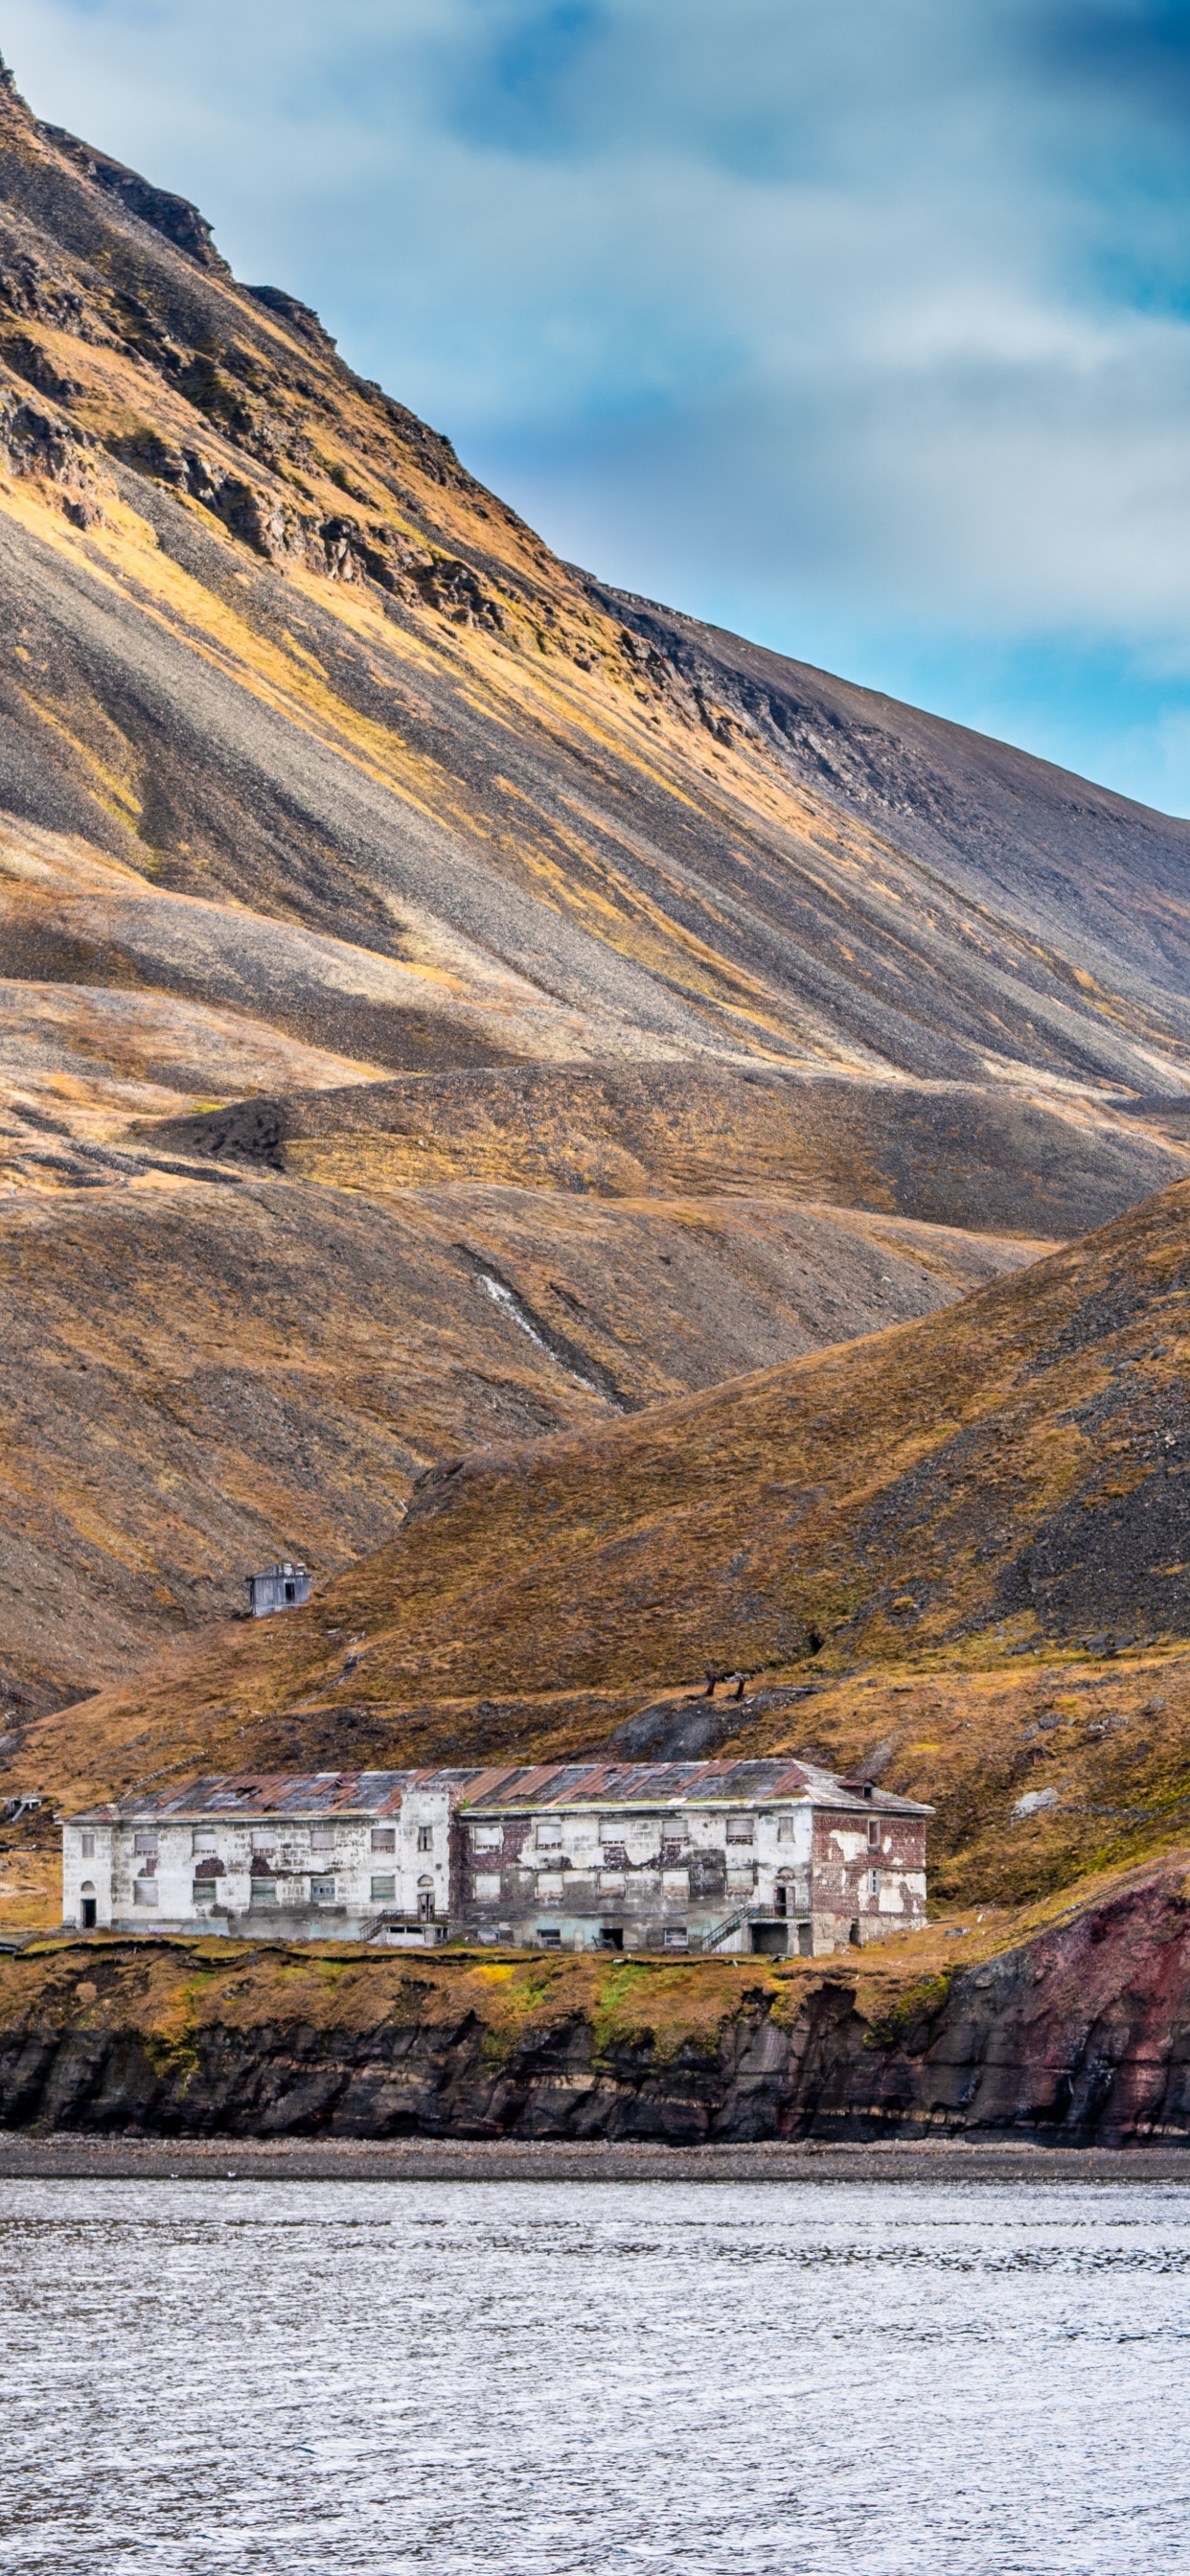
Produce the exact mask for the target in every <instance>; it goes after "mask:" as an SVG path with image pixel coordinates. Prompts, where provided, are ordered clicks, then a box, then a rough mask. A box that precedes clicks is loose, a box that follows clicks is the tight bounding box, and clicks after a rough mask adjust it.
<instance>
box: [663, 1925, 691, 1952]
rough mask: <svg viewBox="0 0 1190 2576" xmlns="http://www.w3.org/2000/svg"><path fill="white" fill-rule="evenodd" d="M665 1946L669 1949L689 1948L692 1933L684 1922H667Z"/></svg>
mask: <svg viewBox="0 0 1190 2576" xmlns="http://www.w3.org/2000/svg"><path fill="white" fill-rule="evenodd" d="M664 1946H665V1948H666V1949H667V1950H688V1949H689V1947H690V1935H689V1933H688V1931H687V1929H686V1926H685V1924H684V1923H667V1924H666V1927H665V1942H664Z"/></svg>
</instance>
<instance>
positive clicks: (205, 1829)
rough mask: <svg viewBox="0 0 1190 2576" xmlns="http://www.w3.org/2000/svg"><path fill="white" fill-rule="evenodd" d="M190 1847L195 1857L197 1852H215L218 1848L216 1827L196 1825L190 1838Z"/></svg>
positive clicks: (217, 1830)
mask: <svg viewBox="0 0 1190 2576" xmlns="http://www.w3.org/2000/svg"><path fill="white" fill-rule="evenodd" d="M190 1847H191V1850H192V1851H193V1852H194V1853H195V1855H196V1856H197V1854H198V1853H199V1852H213V1851H217V1850H218V1847H219V1829H218V1827H217V1826H216V1825H196V1826H195V1828H194V1832H193V1834H192V1835H191V1838H190Z"/></svg>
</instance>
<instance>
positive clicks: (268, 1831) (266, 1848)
mask: <svg viewBox="0 0 1190 2576" xmlns="http://www.w3.org/2000/svg"><path fill="white" fill-rule="evenodd" d="M276 1839H277V1837H276V1835H275V1833H274V1832H273V1829H272V1826H271V1825H262V1826H261V1828H260V1831H259V1832H258V1833H254V1834H253V1836H252V1849H253V1851H258V1852H271V1850H272V1848H273V1845H274V1843H275V1842H276Z"/></svg>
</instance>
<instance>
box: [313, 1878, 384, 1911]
mask: <svg viewBox="0 0 1190 2576" xmlns="http://www.w3.org/2000/svg"><path fill="white" fill-rule="evenodd" d="M311 1883H312V1885H315V1886H317V1885H320V1884H321V1882H320V1881H318V1880H314V1881H312V1882H311ZM396 1893H397V1882H396V1879H395V1877H393V1878H374V1879H373V1881H372V1903H373V1905H391V1904H393V1902H394V1900H395V1898H396Z"/></svg>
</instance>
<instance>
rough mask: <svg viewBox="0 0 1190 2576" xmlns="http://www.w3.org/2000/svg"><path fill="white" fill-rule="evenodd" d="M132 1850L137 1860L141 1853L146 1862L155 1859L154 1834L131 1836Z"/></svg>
mask: <svg viewBox="0 0 1190 2576" xmlns="http://www.w3.org/2000/svg"><path fill="white" fill-rule="evenodd" d="M132 1848H133V1850H134V1852H135V1853H136V1854H137V1857H138V1859H139V1857H140V1856H141V1854H142V1853H143V1854H144V1856H145V1858H146V1859H147V1860H153V1859H154V1858H155V1857H156V1852H157V1836H156V1834H135V1835H134V1836H133V1841H132Z"/></svg>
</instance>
